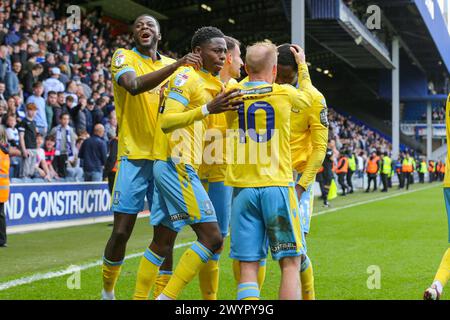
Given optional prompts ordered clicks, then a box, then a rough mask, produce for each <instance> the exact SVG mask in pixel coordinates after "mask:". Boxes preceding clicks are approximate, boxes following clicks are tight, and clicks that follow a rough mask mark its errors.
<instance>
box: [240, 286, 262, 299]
mask: <svg viewBox="0 0 450 320" xmlns="http://www.w3.org/2000/svg"><path fill="white" fill-rule="evenodd" d="M259 292H260V291H259V287H258V284H257V283H256V282H244V283H240V284H239V285H238V292H237V299H238V300H259Z"/></svg>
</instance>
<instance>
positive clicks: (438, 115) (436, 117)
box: [421, 106, 445, 121]
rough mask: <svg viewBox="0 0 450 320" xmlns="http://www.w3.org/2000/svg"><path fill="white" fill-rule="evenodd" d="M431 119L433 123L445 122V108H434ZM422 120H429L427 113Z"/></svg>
mask: <svg viewBox="0 0 450 320" xmlns="http://www.w3.org/2000/svg"><path fill="white" fill-rule="evenodd" d="M431 119H432V120H433V121H445V108H444V107H442V106H441V107H437V108H433V112H432V113H431ZM421 120H427V114H426V113H423V114H422V117H421Z"/></svg>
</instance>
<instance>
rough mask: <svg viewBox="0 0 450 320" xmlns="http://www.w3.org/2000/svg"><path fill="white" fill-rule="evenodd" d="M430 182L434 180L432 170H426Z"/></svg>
mask: <svg viewBox="0 0 450 320" xmlns="http://www.w3.org/2000/svg"><path fill="white" fill-rule="evenodd" d="M428 174H429V180H430V183H431V182H433V181H434V172H430V171H428Z"/></svg>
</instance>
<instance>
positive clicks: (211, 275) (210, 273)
mask: <svg viewBox="0 0 450 320" xmlns="http://www.w3.org/2000/svg"><path fill="white" fill-rule="evenodd" d="M219 257H220V254H215V255H213V256H212V257H211V259H210V260H209V261H208V262H207V263H206V264H205V265H204V266H203V268H201V269H200V272H199V274H198V278H199V282H200V290H201V292H202V297H203V300H217V291H218V290H219Z"/></svg>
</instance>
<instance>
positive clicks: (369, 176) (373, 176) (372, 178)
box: [366, 173, 377, 191]
mask: <svg viewBox="0 0 450 320" xmlns="http://www.w3.org/2000/svg"><path fill="white" fill-rule="evenodd" d="M367 179H368V182H367V190H366V191H369V189H370V182H371V181H373V191H376V190H377V174H376V173H368V174H367Z"/></svg>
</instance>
